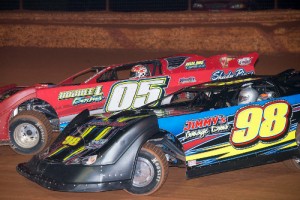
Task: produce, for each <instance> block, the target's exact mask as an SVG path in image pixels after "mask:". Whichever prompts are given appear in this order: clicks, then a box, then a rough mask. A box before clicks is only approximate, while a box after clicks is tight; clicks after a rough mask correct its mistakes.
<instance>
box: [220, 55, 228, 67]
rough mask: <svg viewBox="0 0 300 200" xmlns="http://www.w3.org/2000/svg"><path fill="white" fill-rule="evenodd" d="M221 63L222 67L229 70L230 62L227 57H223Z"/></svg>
mask: <svg viewBox="0 0 300 200" xmlns="http://www.w3.org/2000/svg"><path fill="white" fill-rule="evenodd" d="M220 63H221V65H222V67H223V68H227V67H228V60H227V57H226V56H224V57H221V58H220Z"/></svg>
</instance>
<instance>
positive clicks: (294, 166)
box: [283, 157, 300, 172]
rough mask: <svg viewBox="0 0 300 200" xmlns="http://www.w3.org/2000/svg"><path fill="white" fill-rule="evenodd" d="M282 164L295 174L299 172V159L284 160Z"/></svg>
mask: <svg viewBox="0 0 300 200" xmlns="http://www.w3.org/2000/svg"><path fill="white" fill-rule="evenodd" d="M283 163H284V165H285V166H286V167H287V168H289V169H291V170H293V171H295V172H300V158H297V157H295V158H292V159H289V160H285V161H284V162H283Z"/></svg>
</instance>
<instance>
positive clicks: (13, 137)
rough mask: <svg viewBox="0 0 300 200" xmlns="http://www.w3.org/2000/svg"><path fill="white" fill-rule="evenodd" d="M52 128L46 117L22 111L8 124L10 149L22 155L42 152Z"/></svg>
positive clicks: (41, 114) (34, 112) (38, 113)
mask: <svg viewBox="0 0 300 200" xmlns="http://www.w3.org/2000/svg"><path fill="white" fill-rule="evenodd" d="M51 134H52V127H51V124H50V122H49V120H48V119H47V117H46V116H45V115H44V114H43V113H40V112H37V111H32V110H28V111H22V112H20V113H19V114H18V115H16V116H15V117H13V118H12V120H11V121H10V124H9V135H10V142H11V147H12V149H13V150H14V151H16V152H17V153H19V154H24V155H34V154H37V153H39V152H40V151H42V150H43V149H44V148H45V147H46V146H47V145H48V143H49V142H50V140H51Z"/></svg>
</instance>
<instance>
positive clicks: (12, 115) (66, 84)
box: [0, 53, 258, 154]
mask: <svg viewBox="0 0 300 200" xmlns="http://www.w3.org/2000/svg"><path fill="white" fill-rule="evenodd" d="M257 58H258V54H257V53H251V54H248V55H243V56H237V57H234V56H228V55H225V54H224V55H216V56H212V57H209V58H205V57H203V56H199V55H195V54H182V55H176V56H171V57H164V58H160V59H154V60H146V61H140V62H136V63H130V64H122V65H111V66H107V67H102V66H101V67H92V68H89V69H86V70H84V71H81V72H79V73H77V74H75V75H73V76H71V77H69V78H67V79H65V80H64V81H62V82H60V83H59V84H36V85H33V86H30V87H19V86H16V85H8V86H4V87H2V88H0V144H9V145H11V147H12V148H13V149H14V150H15V151H16V152H17V153H20V154H36V153H38V152H39V151H41V150H42V149H43V148H44V147H45V146H47V145H48V143H49V141H50V138H51V134H52V131H53V130H56V131H58V130H62V129H63V128H64V127H65V126H66V125H67V123H68V122H69V121H70V120H71V119H72V118H74V117H75V116H76V114H78V113H79V112H81V111H82V110H84V109H89V110H90V112H91V114H96V113H102V112H114V111H119V110H127V109H134V108H138V107H140V106H142V105H145V104H147V103H149V102H152V101H154V100H156V99H159V98H161V97H163V96H165V95H167V94H170V93H172V92H174V91H176V90H178V89H180V88H182V87H183V86H184V87H186V86H190V85H194V84H197V83H202V82H207V81H210V80H219V79H225V78H231V77H236V76H241V75H247V74H253V73H254V64H255V62H256V60H257ZM153 106H155V105H153Z"/></svg>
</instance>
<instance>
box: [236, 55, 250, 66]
mask: <svg viewBox="0 0 300 200" xmlns="http://www.w3.org/2000/svg"><path fill="white" fill-rule="evenodd" d="M251 61H252V57H244V58H240V59H238V60H237V62H238V64H239V65H240V66H245V65H249V64H250V63H251Z"/></svg>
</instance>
